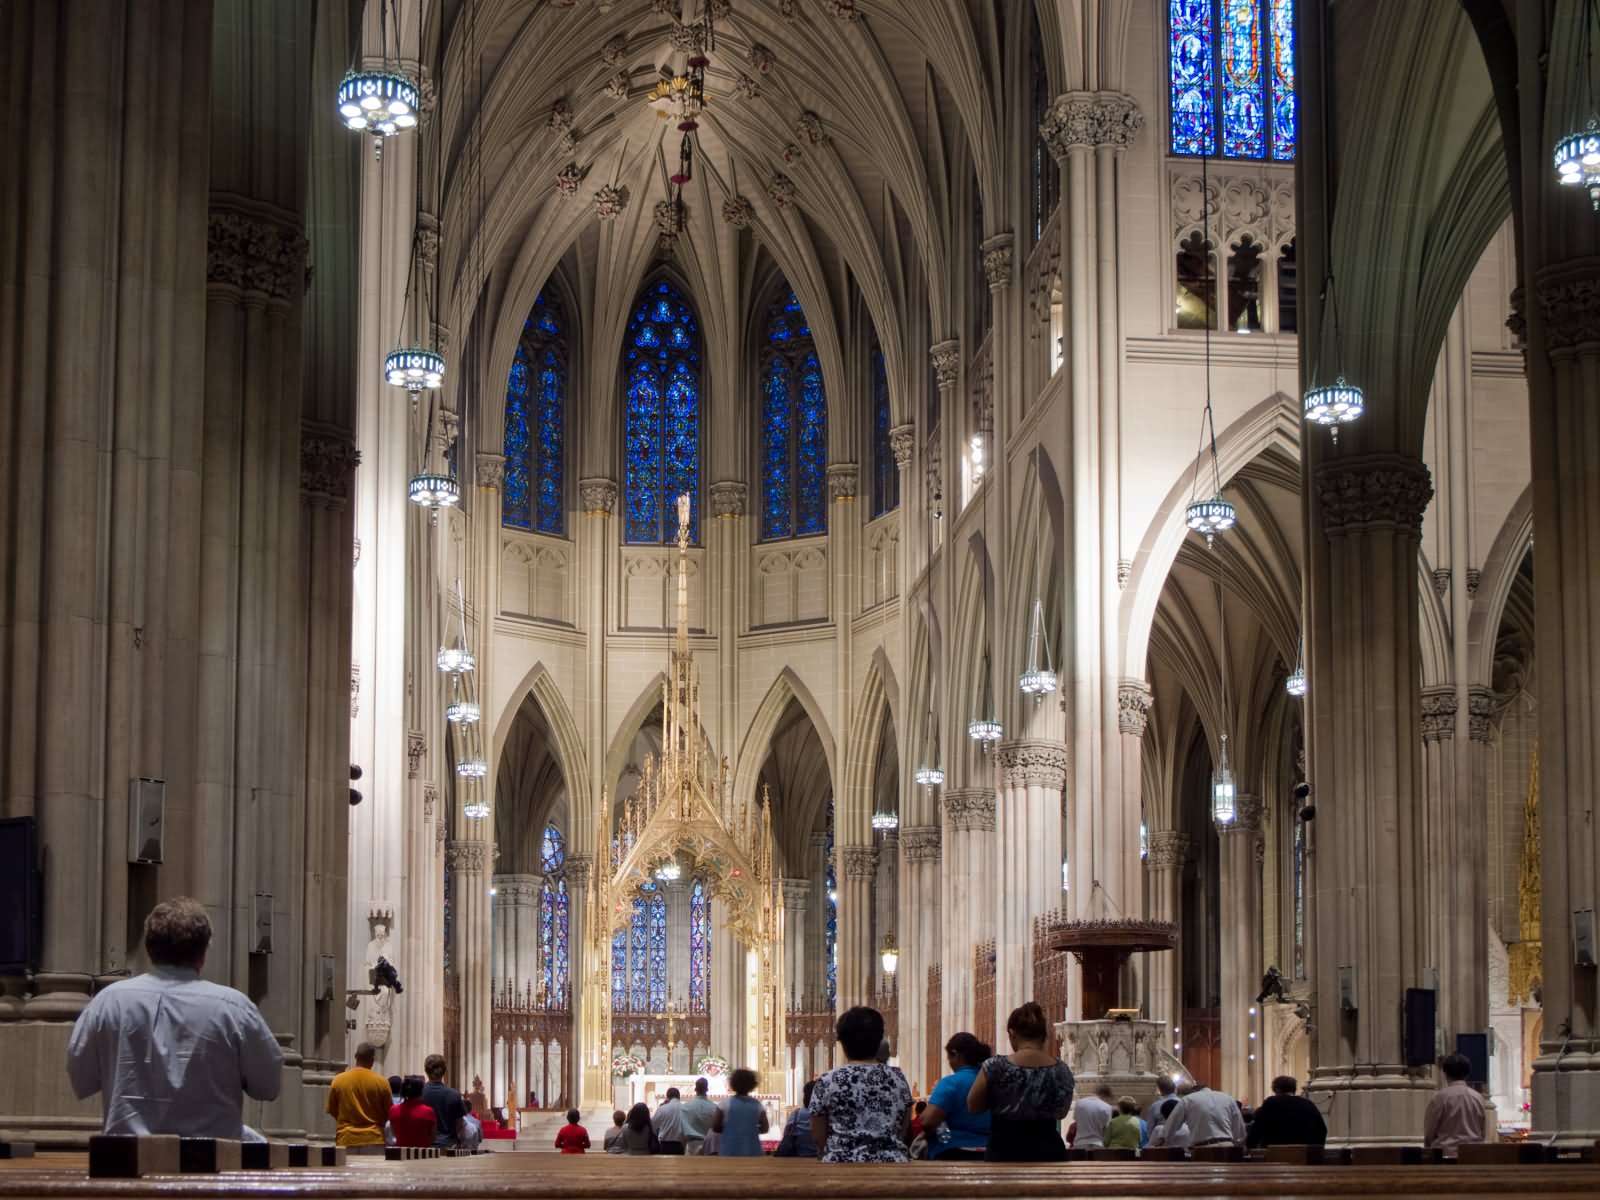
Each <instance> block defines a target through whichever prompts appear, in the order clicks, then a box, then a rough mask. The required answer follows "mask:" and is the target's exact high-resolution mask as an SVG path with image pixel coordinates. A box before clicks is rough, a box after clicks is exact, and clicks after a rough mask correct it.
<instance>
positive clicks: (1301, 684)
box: [1283, 637, 1306, 696]
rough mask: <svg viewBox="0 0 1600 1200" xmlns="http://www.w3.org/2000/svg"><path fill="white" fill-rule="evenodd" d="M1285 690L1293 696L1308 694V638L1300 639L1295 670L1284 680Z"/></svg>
mask: <svg viewBox="0 0 1600 1200" xmlns="http://www.w3.org/2000/svg"><path fill="white" fill-rule="evenodd" d="M1283 690H1284V691H1286V692H1288V693H1289V695H1291V696H1304V695H1305V694H1306V640H1305V638H1304V637H1302V638H1301V639H1300V649H1299V651H1298V653H1296V655H1295V660H1294V670H1292V671H1290V672H1289V674H1288V677H1287V678H1285V679H1284V681H1283Z"/></svg>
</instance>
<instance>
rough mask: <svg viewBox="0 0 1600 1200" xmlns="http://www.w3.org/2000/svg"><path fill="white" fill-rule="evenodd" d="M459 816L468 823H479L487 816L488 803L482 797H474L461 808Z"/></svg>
mask: <svg viewBox="0 0 1600 1200" xmlns="http://www.w3.org/2000/svg"><path fill="white" fill-rule="evenodd" d="M461 815H462V816H463V817H465V818H467V820H469V821H481V820H483V819H484V818H485V817H487V816H488V815H489V802H488V801H487V800H485V799H484V798H483V797H482V796H474V797H473V798H472V799H471V800H468V801H467V802H466V803H465V804H463V805H462V806H461Z"/></svg>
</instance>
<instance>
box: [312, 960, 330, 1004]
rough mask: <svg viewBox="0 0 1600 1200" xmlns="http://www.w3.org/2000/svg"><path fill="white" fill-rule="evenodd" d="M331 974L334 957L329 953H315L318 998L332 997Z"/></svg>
mask: <svg viewBox="0 0 1600 1200" xmlns="http://www.w3.org/2000/svg"><path fill="white" fill-rule="evenodd" d="M333 974H334V958H333V955H331V954H319V955H317V994H316V997H315V998H316V999H318V1000H332V999H333Z"/></svg>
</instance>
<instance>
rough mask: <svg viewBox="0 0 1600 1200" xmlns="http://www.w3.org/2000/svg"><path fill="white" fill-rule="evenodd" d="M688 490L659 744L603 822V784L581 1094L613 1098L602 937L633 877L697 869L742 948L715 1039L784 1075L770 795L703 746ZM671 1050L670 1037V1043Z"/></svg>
mask: <svg viewBox="0 0 1600 1200" xmlns="http://www.w3.org/2000/svg"><path fill="white" fill-rule="evenodd" d="M688 555H689V497H688V496H687V495H684V496H679V497H678V554H677V576H678V589H677V592H678V594H677V627H676V631H675V634H674V638H673V643H672V653H671V663H670V668H669V670H668V672H667V678H666V679H665V680H664V681H663V682H662V685H661V704H662V719H661V723H662V745H661V757H660V760H659V761H656V760H655V759H653V758H652V757H649V756H647V757H646V758H645V761H644V765H643V769H642V772H641V781H640V784H639V789H638V791H637V792H636V793H635V794H634V795H633V796H632V797H631V798H630V799H629V800H628V801H627V803H626V804H625V805H624V806H623V811H622V815H621V819H620V821H619V822H618V823H617V825H616V828H615V829H613V828H612V827H611V826H612V814H611V802H610V798H609V797H608V796H605V795H602V798H601V805H600V809H601V812H600V828H599V837H598V840H597V843H596V844H597V845H598V846H601V847H606V846H609V847H611V853H610V858H609V866H610V870H609V871H606V870H604V869H597V870H595V871H594V872H593V874H592V875H591V877H590V882H589V895H588V898H587V899H588V903H587V905H586V906H585V907H586V914H587V919H586V925H587V929H586V934H587V942H588V944H587V947H586V949H587V951H588V953H587V955H586V956H585V963H586V968H585V970H584V973H583V988H584V1004H583V1016H582V1023H583V1025H584V1027H585V1028H584V1030H583V1034H584V1038H583V1044H584V1045H585V1046H586V1047H587V1048H588V1050H587V1053H586V1054H585V1059H584V1061H585V1068H586V1069H585V1070H584V1073H583V1077H584V1089H583V1090H584V1102H585V1103H586V1104H587V1103H591V1102H592V1103H595V1104H604V1105H607V1106H609V1105H610V1104H611V1103H612V1080H611V1069H610V1064H611V1051H612V1047H611V944H612V939H613V938H614V937H615V936H616V934H617V932H618V931H619V930H621V929H624V928H626V927H627V926H628V924H629V921H630V919H631V915H632V910H633V901H634V899H635V898H636V897H638V896H640V895H642V894H643V891H642V888H641V885H642V884H646V883H650V882H653V881H655V880H656V879H661V878H676V877H679V876H682V877H684V878H692V877H698V878H700V880H701V881H702V882H703V883H704V885H705V888H706V891H707V892H708V893H709V895H710V897H711V898H712V899H713V900H715V901H717V902H718V903H719V904H720V906H721V916H722V919H723V923H724V925H725V927H726V928H728V929H729V930H731V931H732V933H733V934H734V935H735V936H736V937H737V938H738V940H739V942H740V944H741V945H742V946H743V948H744V951H745V961H744V963H743V964H736V963H722V964H719V968H720V969H721V970H736V971H737V977H738V978H740V979H742V980H743V981H744V1005H743V1009H744V1011H743V1013H742V1014H741V1019H740V1021H739V1023H738V1026H737V1037H738V1041H739V1042H740V1045H738V1046H736V1047H716V1048H715V1049H716V1050H717V1051H718V1052H719V1053H725V1054H727V1055H728V1056H729V1057H730V1058H732V1059H733V1060H734V1062H735V1065H738V1066H745V1065H748V1066H751V1067H753V1068H755V1070H756V1071H758V1072H759V1073H760V1074H761V1076H762V1080H763V1087H764V1088H774V1087H781V1086H782V1083H781V1081H782V1080H783V1078H784V1068H785V1063H784V1054H785V1046H786V1042H785V1038H784V1027H783V1022H784V1006H783V1001H782V997H783V887H782V880H781V878H780V875H779V871H778V869H777V866H776V864H775V862H774V855H773V840H772V807H771V804H770V803H769V798H768V797H767V795H766V793H765V789H763V794H762V798H761V802H760V803H759V804H752V803H751V801H750V799H749V798H746V799H743V800H741V801H740V802H739V803H738V805H737V808H735V806H734V804H733V803H732V802H731V801H730V799H729V796H728V763H727V760H726V759H725V758H724V759H722V760H720V761H718V760H716V759H715V758H714V757H713V755H711V754H710V753H709V751H708V748H707V747H706V745H705V739H704V737H703V736H702V734H701V728H700V683H699V673H698V672H697V671H696V669H695V665H694V656H693V654H691V653H690V650H689V583H688V573H687V571H686V569H685V568H686V567H687V564H688ZM669 1052H670V1047H669Z"/></svg>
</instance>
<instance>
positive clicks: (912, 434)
mask: <svg viewBox="0 0 1600 1200" xmlns="http://www.w3.org/2000/svg"><path fill="white" fill-rule="evenodd" d="M916 440H917V430H916V426H914V425H912V424H910V423H909V422H907V423H906V424H904V425H896V426H895V427H894V428H893V429H891V430H889V449H890V450H892V451H893V452H894V465H895V466H896V467H899V468H900V469H901V470H904V469H905V468H907V467H909V466H910V465H911V452H912V450H913V449H914V448H915V447H916Z"/></svg>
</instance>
